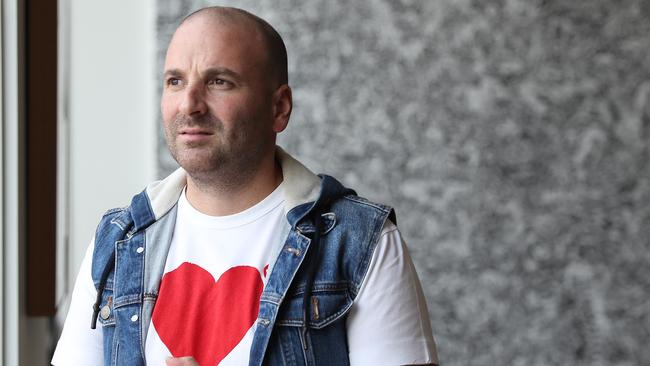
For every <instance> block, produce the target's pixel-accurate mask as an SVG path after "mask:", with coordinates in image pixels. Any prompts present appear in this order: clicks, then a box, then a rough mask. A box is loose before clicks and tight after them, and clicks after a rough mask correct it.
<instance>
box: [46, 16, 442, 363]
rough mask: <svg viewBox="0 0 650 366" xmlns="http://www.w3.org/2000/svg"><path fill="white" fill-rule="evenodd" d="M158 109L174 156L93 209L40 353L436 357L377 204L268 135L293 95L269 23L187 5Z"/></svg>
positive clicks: (277, 359)
mask: <svg viewBox="0 0 650 366" xmlns="http://www.w3.org/2000/svg"><path fill="white" fill-rule="evenodd" d="M161 109H162V115H163V120H164V129H165V136H166V140H167V144H168V146H169V149H170V151H171V153H172V156H173V157H174V158H175V159H176V161H177V162H178V163H179V165H180V166H181V167H182V168H181V169H179V170H177V171H176V172H174V173H173V174H172V175H170V176H169V177H167V178H166V179H164V180H162V181H160V182H155V183H152V184H151V185H149V186H148V187H147V188H146V189H145V190H144V191H143V192H142V193H140V194H138V195H136V196H135V197H134V198H133V200H132V202H131V205H130V206H129V207H126V208H122V209H115V210H110V211H108V212H107V213H106V214H105V215H104V217H103V218H102V220H101V221H100V223H99V226H98V228H97V232H96V234H95V237H94V240H93V243H91V245H90V246H89V249H88V252H87V254H86V258H85V259H84V261H83V263H82V267H81V270H80V273H79V276H78V278H77V282H76V284H75V289H74V291H73V295H72V302H71V305H70V310H69V312H68V317H67V319H66V323H65V326H64V329H63V333H62V335H61V339H60V340H59V343H58V346H57V349H56V352H55V355H54V358H53V360H52V363H53V364H55V365H95V364H102V363H103V364H105V365H109V364H110V365H144V364H149V365H164V364H167V365H197V364H199V365H201V366H205V365H217V364H219V365H244V364H250V365H261V364H262V363H263V362H264V363H265V364H269V365H307V364H310V365H346V364H353V365H401V364H435V363H437V356H436V349H435V344H434V340H433V336H432V333H431V328H430V325H429V319H428V315H427V309H426V304H425V301H424V296H423V294H422V291H421V288H420V284H419V281H418V278H417V275H416V273H415V270H414V268H413V264H412V262H411V259H410V257H409V256H408V252H407V250H406V247H405V246H404V243H403V241H402V240H401V237H400V234H399V232H398V230H397V228H396V226H395V217H394V214H393V212H392V210H391V209H390V208H388V207H385V206H383V205H379V204H375V203H371V202H368V201H366V200H364V199H362V198H360V197H358V196H356V194H355V193H354V191H352V190H349V189H346V188H344V187H343V186H342V185H341V184H340V183H338V182H337V181H336V180H335V179H334V178H332V177H329V176H322V177H320V176H316V175H314V174H313V173H311V172H310V171H309V170H308V169H307V168H305V167H304V166H302V165H301V164H300V163H299V162H297V161H296V160H294V159H293V158H292V157H291V156H289V155H288V154H287V153H286V152H284V151H283V150H282V149H280V148H279V147H276V145H275V139H276V135H277V133H279V132H281V131H283V130H284V129H285V128H286V126H287V123H288V121H289V116H290V114H291V109H292V97H291V89H290V88H289V86H288V80H287V62H286V50H285V47H284V43H283V41H282V39H281V38H280V36H279V35H278V34H277V32H276V31H275V30H274V29H273V28H272V27H271V26H270V25H268V24H267V23H266V22H264V21H263V20H261V19H259V18H258V17H256V16H254V15H252V14H249V13H247V12H245V11H243V10H239V9H234V8H221V7H211V8H205V9H201V10H199V11H197V12H195V13H193V14H191V15H190V16H188V17H187V18H186V19H185V20H184V21H183V22H182V23H181V25H180V26H179V27H178V29H177V30H176V32H175V34H174V36H173V38H172V40H171V42H170V44H169V48H168V51H167V56H166V60H165V73H164V91H163V95H162V101H161ZM93 304H94V305H93Z"/></svg>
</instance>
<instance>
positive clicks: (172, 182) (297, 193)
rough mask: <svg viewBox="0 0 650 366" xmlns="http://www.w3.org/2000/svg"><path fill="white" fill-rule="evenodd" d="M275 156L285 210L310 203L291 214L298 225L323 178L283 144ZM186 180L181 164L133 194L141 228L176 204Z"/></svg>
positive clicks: (134, 214) (315, 198)
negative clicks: (283, 146) (282, 186)
mask: <svg viewBox="0 0 650 366" xmlns="http://www.w3.org/2000/svg"><path fill="white" fill-rule="evenodd" d="M275 157H276V159H277V160H278V161H279V162H280V166H281V167H282V175H283V180H284V182H283V184H284V205H285V212H287V213H289V212H290V211H291V210H293V209H294V208H298V207H300V206H304V205H306V206H304V207H303V208H302V209H300V210H298V211H295V212H296V214H294V215H289V216H288V217H289V218H290V220H289V221H290V223H291V225H292V226H294V225H295V223H296V222H297V221H298V220H299V219H300V218H302V217H303V216H304V215H305V214H307V213H308V212H309V211H311V209H312V208H313V207H314V206H315V205H316V203H317V201H318V202H320V200H319V194H320V193H321V178H320V177H319V176H317V175H316V174H314V173H312V172H311V171H310V170H309V169H308V168H306V167H305V166H304V165H302V164H301V163H300V162H299V161H298V160H296V159H294V158H293V157H292V156H291V155H289V154H288V153H287V152H285V151H284V150H283V149H282V148H281V147H279V146H276V150H275ZM328 178H329V177H328ZM330 179H333V178H330ZM186 182H187V173H186V172H185V170H183V168H178V169H176V170H175V171H174V172H173V173H172V174H170V175H169V176H167V177H166V178H165V179H163V180H160V181H156V182H153V183H151V184H149V185H148V186H147V188H146V189H145V190H144V191H143V192H141V193H140V194H138V195H136V196H135V197H133V200H132V201H131V210H132V216H133V219H134V223H135V226H136V228H137V230H140V229H142V228H144V227H147V226H149V225H150V224H151V223H152V222H154V221H156V220H158V219H160V218H161V217H163V216H164V215H165V214H167V212H169V210H170V209H171V208H172V207H174V205H176V202H177V201H178V198H179V197H180V195H181V192H182V191H183V188H184V187H185V185H186ZM323 183H325V182H323ZM323 185H324V184H323ZM320 196H322V195H320ZM136 211H137V212H136ZM292 219H293V220H292Z"/></svg>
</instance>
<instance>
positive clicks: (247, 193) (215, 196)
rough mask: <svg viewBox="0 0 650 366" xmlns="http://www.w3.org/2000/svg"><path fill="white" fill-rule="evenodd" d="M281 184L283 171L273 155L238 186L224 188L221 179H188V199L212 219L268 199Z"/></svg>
mask: <svg viewBox="0 0 650 366" xmlns="http://www.w3.org/2000/svg"><path fill="white" fill-rule="evenodd" d="M281 182H282V168H281V167H280V164H279V163H278V162H276V161H275V158H274V157H273V156H272V157H271V159H270V161H268V162H263V163H262V165H261V166H260V169H258V170H257V171H256V172H255V173H254V174H253V175H252V176H251V177H249V178H248V179H245V180H243V181H241V182H239V184H236V185H233V184H228V185H223V184H221V183H220V182H219V179H218V177H215V178H214V179H212V180H210V183H206V181H205V180H197V179H193V178H192V177H191V176H190V175H188V177H187V190H186V195H187V200H188V201H189V203H190V204H191V205H192V206H193V207H194V208H196V209H197V210H198V211H200V212H201V213H204V214H206V215H210V216H226V215H232V214H236V213H238V212H241V211H244V210H246V209H247V208H250V207H252V206H254V205H255V204H257V203H258V202H260V201H262V200H263V199H264V198H266V197H267V196H268V195H269V194H271V192H273V191H274V190H275V189H276V188H277V187H278V185H280V183H281Z"/></svg>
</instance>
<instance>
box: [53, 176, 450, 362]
mask: <svg viewBox="0 0 650 366" xmlns="http://www.w3.org/2000/svg"><path fill="white" fill-rule="evenodd" d="M283 203H284V202H283V192H282V185H280V186H279V187H278V188H277V189H276V190H275V191H273V192H272V193H271V194H270V195H269V196H267V197H266V198H265V199H264V200H262V201H261V202H259V203H258V204H256V205H255V206H253V207H251V208H249V209H247V210H245V211H243V212H240V213H237V214H235V215H230V216H221V217H212V216H208V215H205V214H202V213H200V212H199V211H197V210H196V209H195V208H193V207H192V206H191V205H190V204H189V202H188V201H187V199H186V198H185V194H183V195H181V198H180V199H179V203H178V213H177V218H176V226H175V229H174V236H173V238H172V243H171V246H170V250H169V254H168V256H167V261H166V263H165V271H164V272H165V273H164V275H163V278H162V280H161V286H160V291H159V297H158V299H157V300H156V305H155V306H154V310H153V314H152V320H151V325H150V326H149V331H148V334H147V340H146V344H145V357H146V361H147V364H148V365H161V366H162V365H165V358H167V357H168V356H170V355H174V356H177V357H180V356H193V357H194V358H196V359H197V361H198V362H199V364H200V365H201V366H205V365H216V364H218V365H245V364H248V358H249V351H250V347H251V344H252V337H253V334H254V332H255V326H256V322H255V320H256V318H257V312H258V309H259V298H260V295H261V293H262V291H263V287H264V285H265V284H266V279H267V274H269V273H270V267H272V266H273V261H274V259H275V258H276V257H277V255H278V253H279V251H280V250H281V248H282V246H283V244H284V240H285V238H286V236H287V234H288V232H289V225H288V223H287V221H286V217H285V213H284V206H283ZM92 250H93V248H92V245H91V246H90V247H89V248H88V251H87V252H86V257H85V258H84V260H83V262H82V266H81V270H80V272H79V275H78V277H77V281H76V283H75V288H74V290H73V294H72V302H71V304H70V309H69V311H68V316H67V318H66V321H65V325H64V328H63V332H62V334H61V338H60V339H59V343H58V345H57V348H56V351H55V354H54V357H53V359H52V364H54V365H56V366H67V365H101V364H102V362H103V356H102V354H103V350H102V333H101V325H100V323H98V327H97V329H95V330H92V329H90V327H89V323H90V318H91V315H92V305H93V303H94V300H95V296H96V291H95V288H94V285H93V283H92V278H91V274H90V272H91V271H90V269H91V268H90V267H91V261H92ZM208 305H209V306H208ZM347 332H348V334H347V336H348V337H347V338H348V346H349V347H348V348H349V351H350V353H349V357H350V362H351V365H402V364H424V363H437V355H436V346H435V343H434V340H433V336H432V332H431V327H430V323H429V317H428V314H427V308H426V303H425V299H424V295H423V293H422V290H421V287H420V283H419V280H418V278H417V274H416V272H415V268H414V267H413V263H412V261H411V258H410V257H409V255H408V251H407V250H406V247H405V245H404V243H403V241H402V239H401V236H400V234H399V231H398V230H397V227H396V226H395V225H394V224H393V223H391V222H387V223H386V225H385V226H384V228H383V230H382V233H381V239H380V241H379V243H378V247H377V249H376V250H375V252H374V255H373V258H372V260H371V263H370V268H369V272H368V274H367V276H366V278H365V280H364V283H363V284H362V286H361V289H360V291H359V294H358V295H357V298H356V299H355V302H354V304H353V306H352V308H351V310H350V313H349V315H348V318H347Z"/></svg>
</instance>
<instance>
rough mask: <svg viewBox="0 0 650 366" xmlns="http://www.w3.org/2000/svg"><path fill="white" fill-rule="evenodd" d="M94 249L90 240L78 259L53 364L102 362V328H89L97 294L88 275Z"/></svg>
mask: <svg viewBox="0 0 650 366" xmlns="http://www.w3.org/2000/svg"><path fill="white" fill-rule="evenodd" d="M93 249H94V244H93V243H92V242H91V244H90V245H89V246H88V249H87V250H86V255H85V257H84V259H83V261H82V262H81V268H80V269H79V274H78V275H77V280H76V281H75V285H74V289H73V291H72V300H71V301H70V308H69V309H68V315H67V316H66V319H65V324H64V326H63V332H62V333H61V338H59V342H58V344H57V346H56V351H55V352H54V357H52V364H53V365H55V366H59V365H60V366H67V365H101V364H103V362H104V360H103V358H104V349H103V336H102V327H101V326H98V327H97V329H90V319H91V317H92V312H93V308H92V307H93V303H94V302H95V296H96V292H95V286H94V285H93V280H92V276H91V265H92V256H93Z"/></svg>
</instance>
